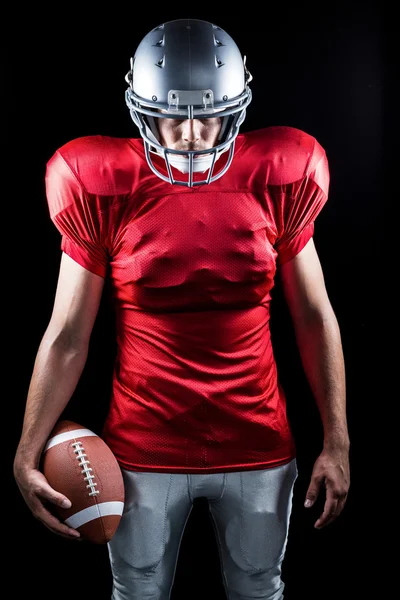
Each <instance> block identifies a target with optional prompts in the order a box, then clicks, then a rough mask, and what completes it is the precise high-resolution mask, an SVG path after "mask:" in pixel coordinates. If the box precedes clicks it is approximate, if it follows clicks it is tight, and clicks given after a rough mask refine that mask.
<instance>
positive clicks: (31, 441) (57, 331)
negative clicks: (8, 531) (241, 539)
mask: <svg viewBox="0 0 400 600" xmlns="http://www.w3.org/2000/svg"><path fill="white" fill-rule="evenodd" d="M103 286H104V279H103V278H102V277H100V276H99V275H95V274H94V273H91V272H90V271H88V270H87V269H84V268H83V267H81V266H80V265H79V264H78V263H77V262H76V261H74V260H72V259H71V258H70V257H69V256H68V255H67V254H65V253H63V254H62V258H61V264H60V271H59V277H58V283H57V289H56V294H55V300H54V306H53V311H52V315H51V318H50V321H49V324H48V326H47V328H46V331H45V333H44V335H43V338H42V340H41V343H40V346H39V349H38V352H37V355H36V359H35V364H34V368H33V373H32V377H31V382H30V386H29V390H28V397H27V403H26V409H25V416H24V422H23V428H22V435H21V439H20V442H19V445H18V448H17V452H16V455H15V459H14V476H15V479H16V481H17V484H18V486H19V488H20V490H21V493H22V495H23V497H24V499H25V501H26V503H27V505H28V507H29V508H30V510H31V511H32V512H33V514H34V516H35V517H36V518H37V519H39V520H40V521H42V522H43V523H44V525H46V526H47V527H48V528H49V529H51V530H52V531H53V532H55V533H59V534H61V535H67V537H70V536H71V535H75V536H77V533H76V532H75V530H73V529H71V528H70V527H68V526H66V525H64V524H62V523H61V522H60V521H59V520H58V519H57V518H56V517H55V516H53V515H52V514H51V512H50V511H49V510H47V508H46V506H45V503H44V502H45V501H49V502H51V503H53V504H60V505H61V504H62V502H63V501H64V502H67V503H69V500H68V499H67V498H65V496H63V495H62V494H59V493H58V492H56V491H55V490H54V489H52V488H51V486H50V485H49V484H48V482H47V481H46V479H45V477H44V475H43V474H42V473H41V472H40V471H39V470H38V466H39V461H40V457H41V453H42V450H43V447H44V445H45V443H46V441H47V438H48V436H49V433H50V431H51V430H52V428H53V426H54V424H55V423H56V421H57V419H58V418H59V416H60V414H61V413H62V411H63V410H64V408H65V406H66V405H67V403H68V401H69V400H70V398H71V396H72V394H73V392H74V390H75V388H76V385H77V383H78V381H79V378H80V376H81V374H82V371H83V368H84V366H85V362H86V358H87V353H88V346H89V340H90V335H91V332H92V328H93V325H94V322H95V319H96V315H97V312H98V308H99V304H100V299H101V295H102V290H103Z"/></svg>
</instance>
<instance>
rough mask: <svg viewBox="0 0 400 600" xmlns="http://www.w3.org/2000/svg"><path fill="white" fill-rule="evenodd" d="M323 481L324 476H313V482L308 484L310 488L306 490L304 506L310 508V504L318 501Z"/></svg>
mask: <svg viewBox="0 0 400 600" xmlns="http://www.w3.org/2000/svg"><path fill="white" fill-rule="evenodd" d="M321 482H322V477H320V478H319V477H312V478H311V483H310V485H309V486H308V490H307V492H306V499H305V501H304V506H305V507H306V508H309V507H310V506H312V505H313V504H314V502H315V501H316V499H317V497H318V494H319V490H320V487H321Z"/></svg>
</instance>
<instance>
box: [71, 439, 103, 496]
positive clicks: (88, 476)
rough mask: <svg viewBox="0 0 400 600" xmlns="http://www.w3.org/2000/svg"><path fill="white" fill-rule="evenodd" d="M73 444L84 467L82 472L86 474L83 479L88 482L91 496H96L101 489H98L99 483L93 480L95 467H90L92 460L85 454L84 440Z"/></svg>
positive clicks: (81, 465) (80, 464) (80, 463)
mask: <svg viewBox="0 0 400 600" xmlns="http://www.w3.org/2000/svg"><path fill="white" fill-rule="evenodd" d="M72 446H73V447H74V452H75V454H76V458H77V459H78V461H79V466H80V467H82V470H81V473H82V475H84V478H83V480H84V481H87V482H88V483H87V485H86V487H87V488H88V489H89V490H90V491H89V496H96V495H97V494H100V492H99V490H96V486H97V483H96V482H95V481H93V480H94V475H92V473H93V469H92V468H91V467H88V465H90V460H86V458H87V454H85V449H84V448H83V446H82V442H74V443H73V444H72Z"/></svg>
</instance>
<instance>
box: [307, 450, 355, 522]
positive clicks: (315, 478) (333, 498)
mask: <svg viewBox="0 0 400 600" xmlns="http://www.w3.org/2000/svg"><path fill="white" fill-rule="evenodd" d="M322 485H324V487H325V505H324V510H323V513H322V515H321V516H320V517H319V519H317V521H316V522H315V523H314V527H315V528H316V529H321V528H322V527H325V526H326V525H329V523H332V521H334V520H335V519H336V518H337V517H338V516H339V515H340V513H341V512H342V510H343V508H344V505H345V503H346V500H347V494H348V491H349V487H350V465H349V451H348V449H347V448H345V449H344V448H343V449H342V448H341V449H335V450H326V449H324V450H323V451H322V452H321V454H320V455H319V456H318V458H317V460H316V461H315V463H314V467H313V471H312V475H311V481H310V485H309V486H308V490H307V493H306V500H305V502H304V506H306V507H307V508H308V507H311V506H313V504H314V503H315V501H316V499H317V497H318V494H319V493H320V491H321V487H322Z"/></svg>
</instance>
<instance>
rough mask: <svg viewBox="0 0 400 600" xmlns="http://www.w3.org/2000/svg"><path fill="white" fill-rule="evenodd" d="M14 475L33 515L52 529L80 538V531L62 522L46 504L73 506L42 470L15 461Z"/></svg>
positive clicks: (54, 531) (64, 506) (66, 536)
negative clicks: (20, 464) (52, 484)
mask: <svg viewBox="0 0 400 600" xmlns="http://www.w3.org/2000/svg"><path fill="white" fill-rule="evenodd" d="M14 477H15V480H16V482H17V485H18V487H19V490H20V492H21V494H22V496H23V498H24V500H25V502H26V504H27V505H28V508H29V509H30V510H31V512H32V514H33V516H34V517H35V518H36V519H38V520H39V521H41V522H42V523H43V525H45V526H46V527H47V528H48V529H50V531H52V532H53V533H56V534H57V535H60V536H62V537H64V538H67V539H69V540H71V539H79V538H80V533H79V531H77V530H76V529H73V528H72V527H68V525H65V524H64V523H62V522H61V521H60V520H59V519H58V518H57V517H56V516H55V515H54V514H53V513H52V512H51V511H50V510H49V508H47V506H46V505H48V504H49V503H50V505H56V506H57V505H58V506H61V507H63V508H69V507H70V506H71V502H70V500H69V499H68V498H67V497H66V496H64V495H63V494H60V493H59V492H57V491H56V490H54V489H53V488H52V487H51V486H50V484H49V482H48V481H47V479H46V477H45V476H44V475H43V473H42V472H41V471H39V470H38V469H35V468H32V467H30V468H28V467H26V466H23V467H20V466H19V464H18V461H15V462H14Z"/></svg>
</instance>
